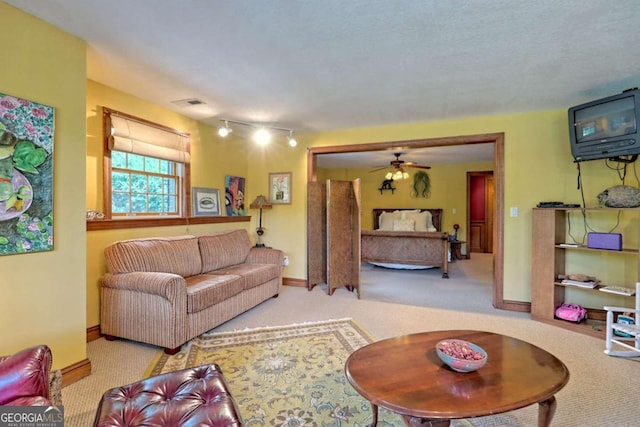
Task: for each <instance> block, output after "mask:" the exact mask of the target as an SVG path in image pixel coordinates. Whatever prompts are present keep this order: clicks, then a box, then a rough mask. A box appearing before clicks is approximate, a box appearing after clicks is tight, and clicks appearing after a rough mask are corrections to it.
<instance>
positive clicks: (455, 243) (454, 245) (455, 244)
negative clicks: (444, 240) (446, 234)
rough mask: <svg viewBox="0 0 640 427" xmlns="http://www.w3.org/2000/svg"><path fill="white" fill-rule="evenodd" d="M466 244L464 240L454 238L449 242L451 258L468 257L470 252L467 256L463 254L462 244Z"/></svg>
mask: <svg viewBox="0 0 640 427" xmlns="http://www.w3.org/2000/svg"><path fill="white" fill-rule="evenodd" d="M463 243H464V244H466V243H467V242H465V241H464V240H452V241H450V242H449V247H450V248H451V260H456V259H468V258H469V254H467V256H464V255H462V244H463Z"/></svg>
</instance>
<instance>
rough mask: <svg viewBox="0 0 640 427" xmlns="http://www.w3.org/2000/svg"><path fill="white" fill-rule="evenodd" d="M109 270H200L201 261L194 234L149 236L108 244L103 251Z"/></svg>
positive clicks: (183, 273) (190, 273)
mask: <svg viewBox="0 0 640 427" xmlns="http://www.w3.org/2000/svg"><path fill="white" fill-rule="evenodd" d="M104 253H105V258H106V261H107V267H108V268H109V272H110V273H113V274H117V273H132V272H136V271H141V272H158V273H173V274H178V275H180V276H182V277H188V276H193V275H195V274H198V273H200V270H201V269H202V262H201V260H200V249H199V248H198V239H197V238H196V237H195V236H177V237H151V238H146V239H131V240H123V241H120V242H115V243H112V244H111V245H109V246H107V247H106V248H105V250H104Z"/></svg>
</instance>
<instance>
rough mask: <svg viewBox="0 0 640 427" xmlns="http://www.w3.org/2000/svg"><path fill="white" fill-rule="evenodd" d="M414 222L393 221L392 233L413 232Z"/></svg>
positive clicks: (404, 220) (410, 220)
mask: <svg viewBox="0 0 640 427" xmlns="http://www.w3.org/2000/svg"><path fill="white" fill-rule="evenodd" d="M415 229H416V221H415V220H413V219H395V220H393V231H415Z"/></svg>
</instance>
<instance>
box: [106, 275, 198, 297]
mask: <svg viewBox="0 0 640 427" xmlns="http://www.w3.org/2000/svg"><path fill="white" fill-rule="evenodd" d="M102 287H105V288H114V289H117V290H128V291H133V292H141V293H146V294H152V295H158V296H161V297H163V298H166V299H167V300H169V301H174V300H175V299H176V297H177V296H178V295H180V294H183V295H185V298H186V294H187V281H186V280H185V279H184V277H182V276H180V275H177V274H173V273H150V272H133V273H119V274H111V273H107V274H105V275H104V276H103V277H102Z"/></svg>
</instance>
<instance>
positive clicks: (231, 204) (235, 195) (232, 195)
mask: <svg viewBox="0 0 640 427" xmlns="http://www.w3.org/2000/svg"><path fill="white" fill-rule="evenodd" d="M244 181H245V180H244V178H242V177H240V176H233V175H226V176H225V179H224V193H225V194H224V205H225V209H226V211H227V216H244V215H245V209H244Z"/></svg>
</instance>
